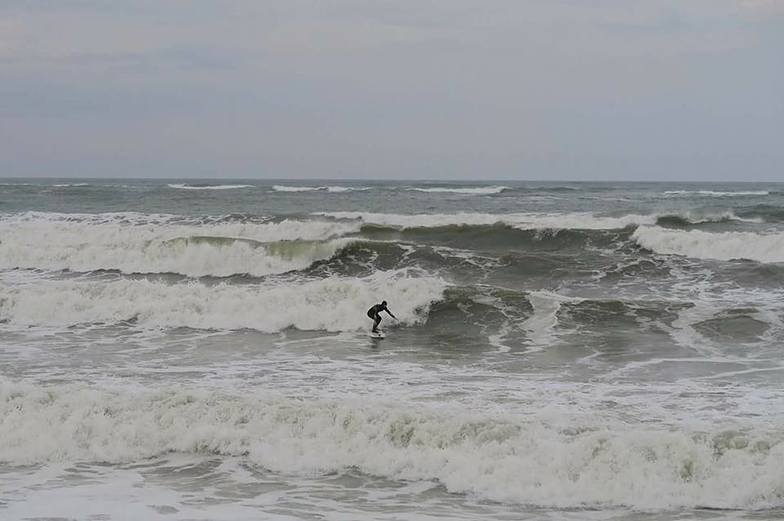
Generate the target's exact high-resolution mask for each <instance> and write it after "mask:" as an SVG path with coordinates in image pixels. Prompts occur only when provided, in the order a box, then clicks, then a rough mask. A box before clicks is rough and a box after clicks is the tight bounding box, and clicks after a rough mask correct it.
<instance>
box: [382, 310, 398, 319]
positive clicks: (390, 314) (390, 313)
mask: <svg viewBox="0 0 784 521" xmlns="http://www.w3.org/2000/svg"><path fill="white" fill-rule="evenodd" d="M384 311H386V312H387V313H389V316H390V317H392V318H394V319H395V320H397V317H396V316H395V315H393V314H392V312H391V311H389V309H385V310H384Z"/></svg>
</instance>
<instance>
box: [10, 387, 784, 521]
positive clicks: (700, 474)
mask: <svg viewBox="0 0 784 521" xmlns="http://www.w3.org/2000/svg"><path fill="white" fill-rule="evenodd" d="M362 402H363V401H359V400H355V401H351V400H342V401H329V400H322V401H308V400H304V401H303V400H292V399H285V398H276V397H273V396H269V395H264V394H261V395H258V394H257V395H255V396H247V397H238V396H234V395H226V394H220V393H215V392H208V391H195V392H194V391H190V392H189V391H183V390H162V391H156V392H146V393H140V394H129V393H118V392H110V391H100V390H95V389H91V388H86V387H83V386H59V387H50V388H38V387H33V386H27V385H18V384H12V383H7V382H6V383H4V384H3V385H2V386H0V407H1V408H2V414H3V418H4V421H3V422H2V423H0V440H2V441H0V460H2V461H6V462H12V463H16V464H29V463H38V462H50V461H62V460H65V461H71V460H74V459H75V460H84V461H102V462H109V463H121V462H133V461H139V460H144V459H147V458H153V457H156V456H161V455H165V454H167V453H170V452H180V453H207V454H213V455H224V456H225V455H231V456H243V457H247V458H249V459H250V460H251V461H252V462H254V463H256V464H258V465H262V466H263V467H265V468H268V469H272V470H274V471H278V472H283V473H300V474H313V473H329V472H338V471H344V470H346V469H348V468H352V467H353V468H356V469H359V470H360V471H362V472H365V473H368V474H372V475H376V476H382V477H385V478H387V479H399V480H438V481H439V482H440V483H442V484H443V485H444V486H445V487H446V489H447V490H448V491H449V492H452V493H468V494H471V495H475V496H477V497H478V498H480V499H485V500H493V501H504V502H512V503H517V504H523V505H536V506H538V507H559V508H575V507H589V508H591V507H592V508H596V507H602V506H606V505H616V506H617V505H623V506H629V507H632V508H635V509H672V508H678V507H697V506H698V507H710V508H723V509H737V508H750V509H754V508H764V507H766V506H769V505H770V504H772V503H773V504H775V503H776V502H777V501H780V498H781V496H782V495H784V489H782V477H784V476H783V475H782V470H781V465H780V462H781V458H782V457H784V443H782V440H783V439H784V432H781V431H772V432H764V431H759V432H749V433H740V432H727V431H716V432H707V433H706V432H679V431H666V430H653V429H650V428H648V429H646V428H643V427H640V428H632V427H629V426H613V425H602V424H596V425H594V426H592V427H591V428H586V429H583V430H569V429H559V428H555V427H553V426H549V425H548V424H547V423H545V422H541V421H537V420H536V419H525V418H522V417H515V416H509V415H507V416H504V415H496V416H491V415H487V414H482V413H470V412H463V411H432V410H429V409H427V408H423V407H416V408H412V407H410V406H405V405H392V404H390V403H384V402H378V401H377V400H371V401H370V403H362Z"/></svg>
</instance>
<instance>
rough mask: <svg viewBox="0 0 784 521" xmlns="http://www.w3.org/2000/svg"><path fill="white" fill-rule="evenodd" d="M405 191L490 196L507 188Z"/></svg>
mask: <svg viewBox="0 0 784 521" xmlns="http://www.w3.org/2000/svg"><path fill="white" fill-rule="evenodd" d="M407 190H411V191H416V192H427V193H449V194H462V195H490V194H500V193H501V192H503V191H504V190H509V187H508V186H478V187H474V188H449V187H432V188H420V187H415V186H414V187H410V188H407Z"/></svg>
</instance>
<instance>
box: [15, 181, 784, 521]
mask: <svg viewBox="0 0 784 521" xmlns="http://www.w3.org/2000/svg"><path fill="white" fill-rule="evenodd" d="M782 188H783V187H782V186H781V185H778V184H771V183H768V184H747V183H738V184H732V183H713V184H682V183H569V184H568V185H567V184H564V183H544V182H541V183H534V182H510V181H504V182H487V183H482V182H471V183H446V182H439V183H435V182H429V183H411V182H400V183H395V182H382V181H368V180H364V181H356V182H353V181H342V180H341V181H336V180H318V181H309V182H297V181H283V180H278V181H269V182H261V181H251V180H187V179H186V180H167V181H152V180H133V179H123V180H117V181H108V180H96V179H89V180H88V179H78V180H73V179H42V180H33V181H31V180H15V179H5V180H3V182H2V183H0V518H2V519H11V520H16V519H19V520H21V519H53V518H64V519H108V520H121V519H182V520H186V519H226V520H230V519H231V520H233V519H281V520H290V519H305V518H308V519H309V518H321V519H423V520H424V519H488V520H490V519H492V520H502V519H530V520H553V519H594V520H611V519H612V520H624V521H643V520H649V519H663V518H667V519H669V518H678V519H700V520H705V519H710V520H714V519H716V520H718V519H722V520H723V519H752V518H753V519H760V520H773V519H780V518H781V517H782V516H784V465H782V461H784V391H782V389H784V385H782V384H784V365H783V364H782V357H781V345H782V341H784V298H783V297H784V282H783V281H784V190H783V189H782ZM381 300H387V301H388V302H389V307H390V309H391V310H392V312H393V313H394V314H395V315H396V317H397V319H398V320H392V319H390V318H388V317H384V320H383V321H382V324H381V326H382V328H384V329H385V331H386V333H387V336H386V338H385V339H383V340H376V339H373V338H370V337H369V336H368V334H367V333H368V330H369V328H370V325H371V322H370V320H369V319H368V318H367V316H366V315H365V312H366V310H367V308H369V307H370V306H371V305H373V304H376V303H378V302H380V301H381Z"/></svg>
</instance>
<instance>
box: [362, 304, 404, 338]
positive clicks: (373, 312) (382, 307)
mask: <svg viewBox="0 0 784 521" xmlns="http://www.w3.org/2000/svg"><path fill="white" fill-rule="evenodd" d="M382 311H386V312H387V313H389V316H390V317H392V318H394V319H395V320H397V317H396V316H395V315H393V314H392V312H391V311H389V308H388V307H387V301H386V300H385V301H383V302H382V303H381V304H376V305H375V306H373V307H371V308H370V309H368V311H367V316H368V317H370V318H372V319H373V332H374V333H378V324H379V323H380V322H381V315H380V314H379V313H381V312H382Z"/></svg>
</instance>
